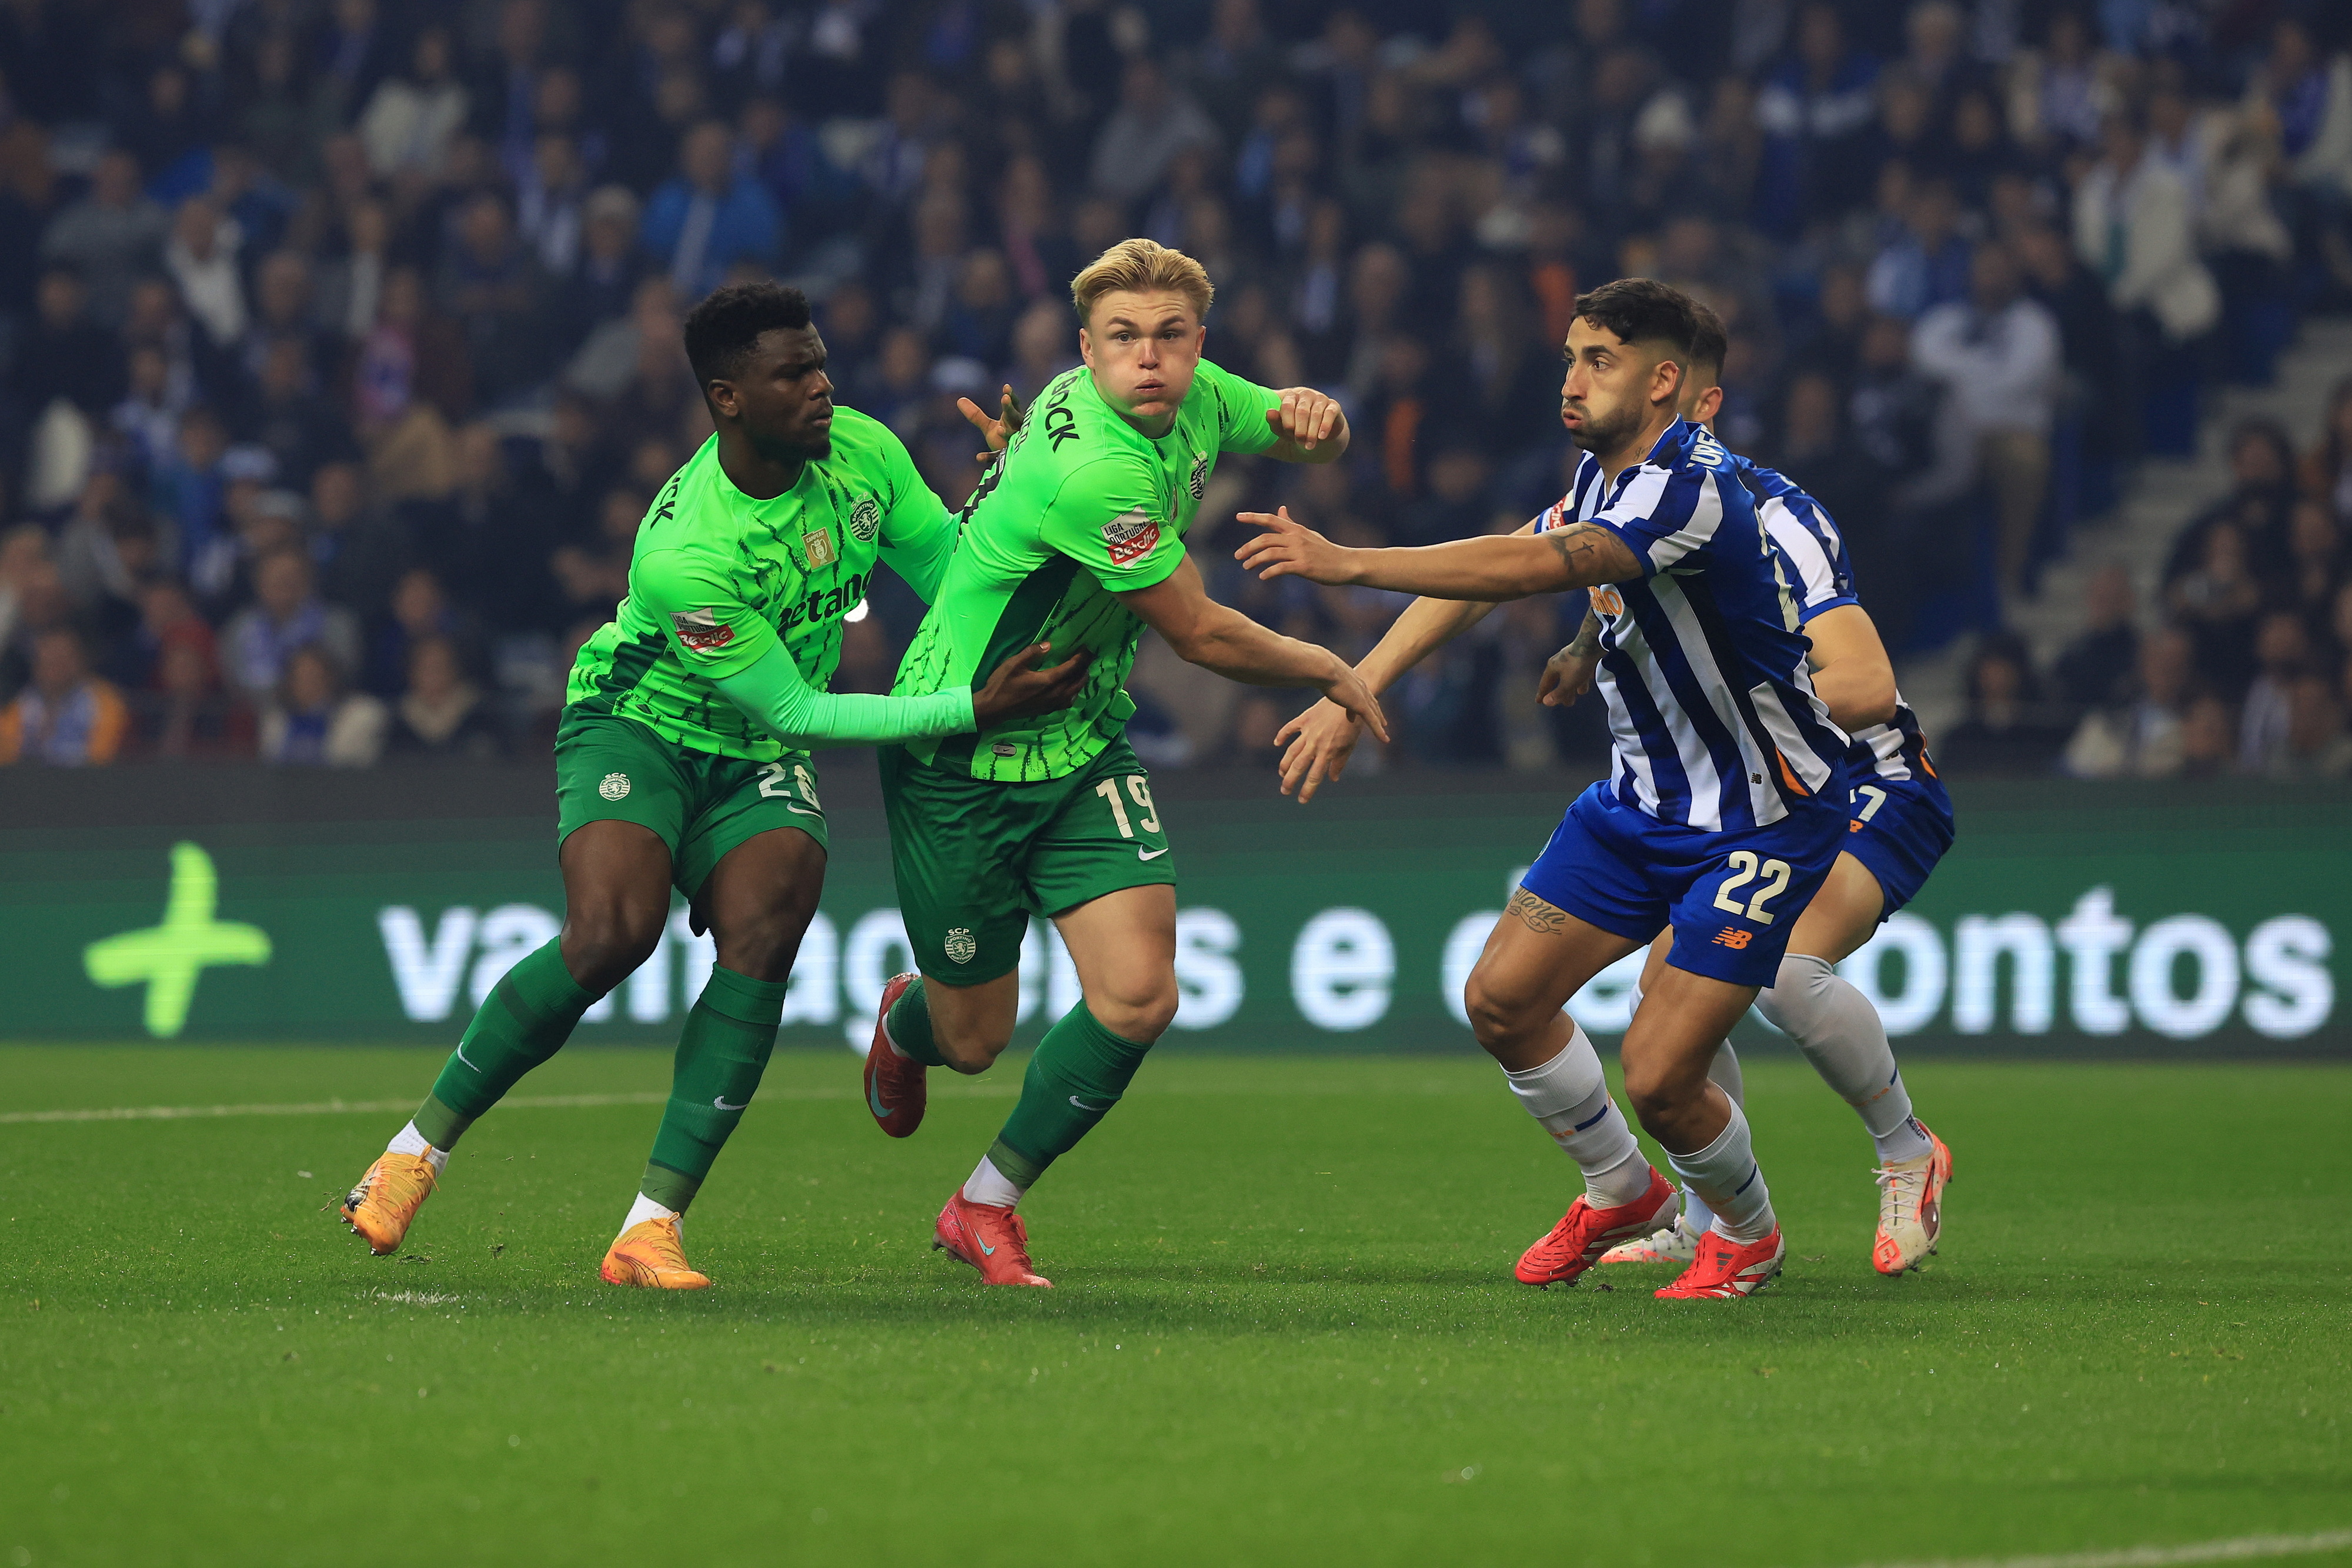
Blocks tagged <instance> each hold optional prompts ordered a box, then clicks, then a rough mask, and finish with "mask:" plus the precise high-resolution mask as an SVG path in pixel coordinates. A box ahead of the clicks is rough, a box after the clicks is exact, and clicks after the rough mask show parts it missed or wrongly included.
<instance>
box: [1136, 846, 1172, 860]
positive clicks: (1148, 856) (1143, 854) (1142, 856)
mask: <svg viewBox="0 0 2352 1568" xmlns="http://www.w3.org/2000/svg"><path fill="white" fill-rule="evenodd" d="M1167 852H1168V846H1167V845H1166V844H1162V845H1160V847H1159V848H1158V849H1156V850H1138V851H1136V852H1135V858H1136V859H1137V860H1139V861H1156V860H1158V859H1159V858H1160V856H1161V855H1164V854H1166V853H1167Z"/></svg>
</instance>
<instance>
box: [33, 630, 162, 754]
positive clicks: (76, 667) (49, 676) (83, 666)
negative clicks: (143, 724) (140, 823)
mask: <svg viewBox="0 0 2352 1568" xmlns="http://www.w3.org/2000/svg"><path fill="white" fill-rule="evenodd" d="M130 728H131V713H130V709H128V708H127V707H125V706H123V702H122V695H121V693H120V692H118V691H116V690H115V689H114V687H113V685H111V684H110V683H108V682H106V681H102V680H100V679H99V678H98V677H97V676H96V675H93V674H90V671H89V654H88V653H86V652H85V651H84V650H83V648H82V643H81V634H80V633H79V632H75V631H74V630H72V629H71V628H70V627H62V626H61V627H57V628H55V629H53V630H50V631H47V632H42V633H41V634H40V635H39V636H38V637H37V638H35V639H34V642H33V678H32V680H31V681H30V682H28V683H27V684H26V686H25V689H24V690H22V691H20V692H18V693H17V694H16V700H15V701H14V702H12V703H10V704H9V705H8V706H7V707H6V708H5V709H0V767H5V766H6V765H7V764H9V763H12V762H38V763H44V764H47V766H49V767H52V768H96V767H103V766H104V765H105V764H107V763H110V762H112V761H113V760H114V759H115V758H116V756H117V755H118V754H120V753H121V749H122V743H123V740H124V737H126V735H127V734H128V733H129V731H130Z"/></svg>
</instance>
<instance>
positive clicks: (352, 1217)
mask: <svg viewBox="0 0 2352 1568" xmlns="http://www.w3.org/2000/svg"><path fill="white" fill-rule="evenodd" d="M438 1179H439V1173H438V1172H436V1171H435V1170H434V1168H433V1162H432V1161H431V1160H428V1159H426V1158H425V1156H424V1155H395V1154H393V1153H391V1152H390V1151H389V1150H387V1151H386V1152H384V1153H383V1154H381V1155H377V1156H376V1157H375V1164H373V1165H372V1166H368V1168H367V1175H365V1176H362V1177H360V1184H359V1186H355V1187H353V1188H352V1190H351V1192H350V1193H349V1194H348V1195H346V1196H345V1197H344V1198H343V1201H342V1206H341V1208H340V1209H338V1210H337V1212H338V1213H340V1214H341V1216H342V1217H343V1223H344V1224H346V1225H348V1226H350V1227H351V1228H352V1229H353V1230H356V1231H358V1232H359V1233H360V1235H361V1236H362V1238H364V1239H366V1241H367V1244H368V1250H369V1251H371V1252H373V1253H374V1254H375V1255H376V1256H377V1257H379V1258H382V1257H383V1256H385V1255H386V1254H387V1253H393V1252H397V1251H399V1250H400V1242H401V1239H402V1238H403V1237H404V1236H406V1235H407V1234H408V1227H409V1223H410V1221H412V1220H414V1219H415V1218H416V1211H417V1210H418V1209H420V1208H422V1207H425V1199H426V1198H428V1197H432V1196H433V1186H434V1183H435V1182H436V1181H437V1180H438Z"/></svg>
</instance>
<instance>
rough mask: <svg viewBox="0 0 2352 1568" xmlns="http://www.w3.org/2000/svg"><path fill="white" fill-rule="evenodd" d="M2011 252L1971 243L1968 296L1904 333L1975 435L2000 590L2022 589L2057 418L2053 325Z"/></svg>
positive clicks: (1935, 311) (1921, 363) (2046, 481)
mask: <svg viewBox="0 0 2352 1568" xmlns="http://www.w3.org/2000/svg"><path fill="white" fill-rule="evenodd" d="M2022 285H2023V280H2022V278H2021V277H2020V275H2019V270H2018V266H2017V262H2016V259H2015V258H2014V257H2013V256H2011V255H2010V253H2009V251H2008V250H2007V249H2006V248H2005V247H2004V246H2000V245H1998V244H1988V245H1984V246H1979V247H1978V250H1977V253H1976V256H1975V259H1974V261H1973V263H1972V264H1971V266H1970V268H1969V297H1968V298H1967V300H1966V301H1965V302H1963V301H1960V300H1952V301H1949V302H1948V303H1943V304H1938V305H1936V306H1934V307H1932V308H1930V309H1929V310H1928V311H1927V314H1926V315H1925V316H1923V317H1922V318H1921V319H1920V321H1919V325H1918V327H1917V328H1916V329H1915V330H1914V331H1913V333H1912V336H1911V358H1912V360H1913V361H1914V362H1915V363H1916V365H1917V366H1918V367H1919V369H1920V370H1922V371H1926V372H1927V374H1928V375H1930V376H1933V377H1935V378H1936V379H1937V380H1938V381H1940V382H1943V383H1944V388H1945V393H1946V395H1947V396H1948V397H1949V398H1950V399H1951V400H1952V405H1953V410H1954V413H1955V414H1956V415H1957V416H1958V418H1959V419H1960V420H1961V421H1963V422H1964V423H1966V424H1967V426H1968V430H1969V434H1970V435H1971V436H1972V437H1973V438H1974V443H1975V447H1976V457H1977V463H1978V465H1979V471H1980V472H1981V473H1982V474H1983V475H1984V477H1985V480H1986V482H1987V483H1988V484H1989V485H1990V486H1991V489H1992V494H1993V507H1994V514H1995V517H1996V518H1997V519H1998V532H1997V533H1996V535H1995V546H1996V554H1995V562H1996V570H1998V572H1999V574H2000V586H2001V591H2003V592H2005V593H2011V594H2015V593H2019V592H2021V591H2022V590H2023V588H2024V580H2025V569H2026V564H2027V561H2028V559H2029V556H2030V552H2031V551H2032V546H2033V535H2034V529H2035V528H2036V527H2037V526H2039V524H2040V523H2041V521H2042V499H2043V497H2044V496H2045V494H2046V493H2047V491H2048V488H2049V483H2050V435H2051V431H2052V429H2053V427H2054V425H2055V424H2056V423H2057V417H2058V407H2057V398H2058V378H2059V371H2060V363H2061V361H2060V355H2059V338H2058V323H2057V321H2056V319H2053V317H2052V316H2051V314H2050V311H2049V309H2048V308H2046V307H2045V306H2043V305H2042V303H2041V302H2040V301H2038V300H2035V299H2032V298H2028V297H2027V296H2026V295H2025V293H2024V290H2023V287H2022Z"/></svg>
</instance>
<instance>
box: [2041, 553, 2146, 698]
mask: <svg viewBox="0 0 2352 1568" xmlns="http://www.w3.org/2000/svg"><path fill="white" fill-rule="evenodd" d="M2133 601H2134V595H2133V593H2132V580H2131V572H2130V570H2128V569H2127V568H2126V567H2125V566H2123V565H2122V564H2121V563H2120V562H2116V561H2110V562H2109V563H2108V564H2107V565H2105V566H2103V567H2101V568H2100V569H2099V570H2097V571H2095V572H2094V573H2092V574H2091V580H2090V583H2089V585H2088V586H2087V587H2086V588H2085V589H2084V594H2083V632H2082V634H2081V635H2080V636H2078V637H2076V638H2075V639H2074V642H2072V643H2069V644H2067V646H2066V650H2065V652H2064V653H2061V654H2059V655H2058V663H2057V664H2056V665H2055V666H2053V669H2052V671H2051V680H2052V684H2053V686H2054V687H2055V688H2056V693H2057V697H2058V700H2059V701H2060V702H2062V703H2064V704H2066V705H2067V706H2070V707H2072V708H2074V709H2075V710H2076V711H2078V712H2080V711H2082V710H2084V709H2090V708H2103V707H2112V706H2115V705H2116V704H2118V703H2121V702H2124V701H2126V699H2127V698H2128V696H2129V695H2130V691H2131V684H2132V678H2133V672H2134V671H2135V670H2136V669H2137V667H2138V665H2139V663H2140V658H2139V649H2140V635H2139V631H2138V629H2137V627H2136V626H2135V625H2134V624H2133V614H2134V612H2135V610H2136V609H2137V606H2136V605H2135V603H2134V602H2133Z"/></svg>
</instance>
